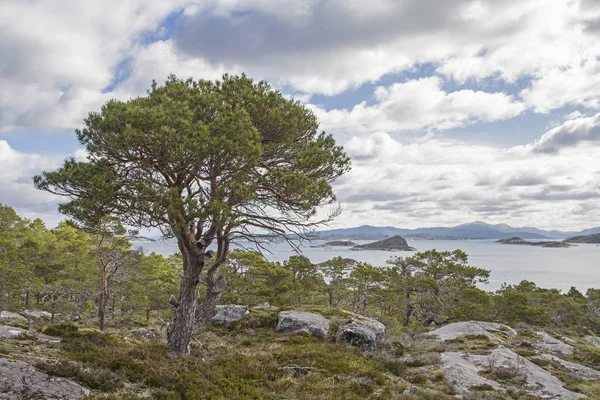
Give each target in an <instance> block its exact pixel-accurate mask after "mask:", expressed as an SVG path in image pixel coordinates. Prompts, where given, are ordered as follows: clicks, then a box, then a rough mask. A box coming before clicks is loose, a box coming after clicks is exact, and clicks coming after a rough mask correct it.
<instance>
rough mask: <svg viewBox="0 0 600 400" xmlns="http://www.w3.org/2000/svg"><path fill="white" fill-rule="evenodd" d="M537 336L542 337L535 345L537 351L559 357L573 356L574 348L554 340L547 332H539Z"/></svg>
mask: <svg viewBox="0 0 600 400" xmlns="http://www.w3.org/2000/svg"><path fill="white" fill-rule="evenodd" d="M537 335H538V336H539V337H540V340H538V341H537V342H535V343H534V344H533V347H534V348H535V349H538V350H540V351H543V352H548V353H554V354H559V355H560V354H562V355H565V354H573V352H574V349H573V346H571V345H569V344H566V343H564V342H561V341H560V340H558V339H555V338H553V337H552V336H550V335H548V334H547V333H546V332H537Z"/></svg>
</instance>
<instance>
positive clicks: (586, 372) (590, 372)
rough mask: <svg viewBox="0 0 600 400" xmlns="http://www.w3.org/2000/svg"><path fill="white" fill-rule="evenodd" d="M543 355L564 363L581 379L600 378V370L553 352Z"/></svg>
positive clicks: (566, 367)
mask: <svg viewBox="0 0 600 400" xmlns="http://www.w3.org/2000/svg"><path fill="white" fill-rule="evenodd" d="M542 357H543V358H545V359H547V360H550V361H553V362H555V363H558V364H560V365H562V366H563V367H564V368H565V369H568V370H569V372H571V373H572V374H573V375H575V376H576V377H578V378H579V379H583V380H586V381H590V380H597V379H600V371H597V370H595V369H593V368H590V367H586V366H585V365H581V364H577V363H573V362H570V361H565V360H563V359H562V358H560V357H557V356H555V355H552V354H543V355H542Z"/></svg>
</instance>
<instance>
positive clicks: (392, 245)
mask: <svg viewBox="0 0 600 400" xmlns="http://www.w3.org/2000/svg"><path fill="white" fill-rule="evenodd" d="M350 250H385V251H395V250H400V251H415V250H417V249H415V248H414V247H410V246H409V245H408V243H406V240H405V239H404V238H403V237H402V236H392V237H391V238H387V239H383V240H380V241H378V242H373V243H367V244H363V245H360V246H354V247H352V248H351V249H350Z"/></svg>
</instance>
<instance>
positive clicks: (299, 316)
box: [277, 311, 330, 338]
mask: <svg viewBox="0 0 600 400" xmlns="http://www.w3.org/2000/svg"><path fill="white" fill-rule="evenodd" d="M329 325H330V322H329V320H328V319H326V318H325V317H323V316H322V315H319V314H313V313H309V312H303V311H282V312H280V313H279V318H278V321H277V332H279V333H287V334H295V333H301V332H304V333H308V334H310V335H313V336H316V337H319V338H325V337H326V336H327V334H328V332H329Z"/></svg>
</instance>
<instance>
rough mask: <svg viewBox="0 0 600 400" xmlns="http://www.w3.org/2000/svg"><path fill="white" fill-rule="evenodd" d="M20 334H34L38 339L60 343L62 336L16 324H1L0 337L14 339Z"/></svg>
mask: <svg viewBox="0 0 600 400" xmlns="http://www.w3.org/2000/svg"><path fill="white" fill-rule="evenodd" d="M19 335H32V336H35V337H36V338H37V339H38V340H44V341H47V342H53V343H59V342H60V338H57V337H54V336H48V335H43V334H41V333H37V332H32V331H28V330H26V329H21V328H16V327H14V326H6V325H0V339H12V338H15V337H17V336H19Z"/></svg>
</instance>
